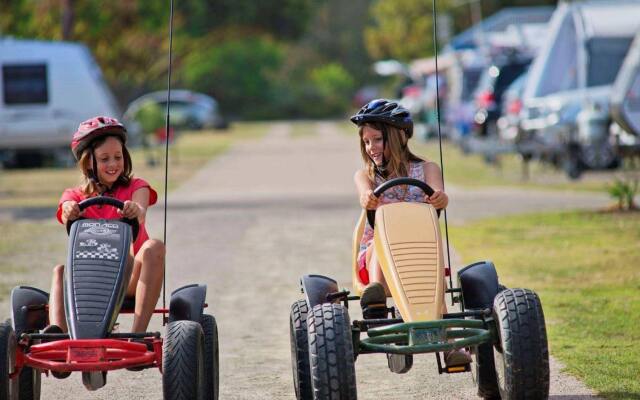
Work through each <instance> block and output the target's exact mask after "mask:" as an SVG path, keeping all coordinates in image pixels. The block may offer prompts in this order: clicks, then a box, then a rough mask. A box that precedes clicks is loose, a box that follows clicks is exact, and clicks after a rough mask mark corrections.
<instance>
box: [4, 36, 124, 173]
mask: <svg viewBox="0 0 640 400" xmlns="http://www.w3.org/2000/svg"><path fill="white" fill-rule="evenodd" d="M96 115H108V116H113V117H120V111H119V107H118V105H117V104H116V101H115V98H114V97H113V95H112V93H111V91H110V90H109V88H108V87H107V85H106V84H105V82H104V79H103V78H102V73H101V71H100V68H99V67H98V65H97V64H96V63H95V61H94V59H93V57H92V56H91V53H90V52H89V50H88V49H87V47H85V46H84V45H81V44H77V43H69V42H48V41H37V40H18V39H11V38H0V161H1V162H2V163H3V164H5V165H20V164H28V165H37V164H40V163H41V162H42V160H43V159H44V158H46V157H49V158H51V157H55V158H56V159H62V160H66V159H69V157H70V152H69V140H70V137H71V134H72V133H73V131H74V130H75V128H76V127H77V126H78V123H79V122H81V121H84V120H85V119H88V118H91V117H93V116H96Z"/></svg>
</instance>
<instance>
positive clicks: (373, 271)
mask: <svg viewBox="0 0 640 400" xmlns="http://www.w3.org/2000/svg"><path fill="white" fill-rule="evenodd" d="M366 257H367V269H368V270H369V282H378V283H380V284H381V285H382V287H384V291H385V293H386V294H387V296H391V292H390V291H389V287H388V286H387V281H386V280H385V279H384V274H383V273H382V268H380V263H379V262H378V256H376V252H375V251H374V250H373V246H369V248H368V249H367V255H366Z"/></svg>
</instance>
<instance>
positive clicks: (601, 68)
mask: <svg viewBox="0 0 640 400" xmlns="http://www.w3.org/2000/svg"><path fill="white" fill-rule="evenodd" d="M631 40H632V38H593V39H591V40H589V42H588V43H587V52H588V56H589V67H588V70H587V86H589V87H591V86H600V85H610V84H612V83H613V81H614V80H615V79H616V76H617V75H618V71H619V70H620V67H621V66H622V62H623V61H624V57H625V56H626V54H627V51H628V50H629V46H631Z"/></svg>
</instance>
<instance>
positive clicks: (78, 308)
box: [0, 196, 218, 400]
mask: <svg viewBox="0 0 640 400" xmlns="http://www.w3.org/2000/svg"><path fill="white" fill-rule="evenodd" d="M79 206H80V209H81V210H84V209H86V208H87V207H91V206H114V207H118V208H120V209H122V208H123V206H124V204H123V203H122V202H121V201H119V200H116V199H113V198H109V197H103V196H99V197H93V198H90V199H87V200H84V201H82V202H81V203H80V204H79ZM138 229H139V226H138V221H137V220H135V219H134V220H131V219H121V220H104V219H84V218H81V219H78V220H75V221H73V222H70V223H69V224H67V230H68V232H69V239H70V240H69V248H68V258H67V264H66V266H65V269H64V285H63V286H64V305H65V313H66V320H67V325H68V327H69V333H68V334H67V333H43V332H42V331H43V329H44V328H45V327H46V326H47V325H48V301H49V295H48V294H47V293H46V292H44V291H42V290H39V289H36V288H33V287H28V286H18V287H15V288H14V289H13V290H12V292H11V308H12V314H13V318H12V320H7V321H6V322H4V323H2V324H0V400H5V399H18V398H19V399H21V400H25V399H29V400H32V399H39V398H40V386H41V373H42V372H45V373H46V374H47V375H49V372H51V373H52V375H54V376H55V377H59V378H62V377H66V376H68V375H69V373H71V372H74V371H78V372H81V373H82V382H83V384H84V385H85V387H86V388H87V389H88V390H97V389H99V388H101V387H103V386H104V385H105V384H106V382H107V372H108V371H111V370H116V369H123V368H128V369H130V370H134V371H136V370H141V369H145V368H158V369H159V371H160V372H161V374H162V387H163V394H164V398H165V399H171V400H174V399H185V400H186V399H217V398H218V332H217V326H216V320H215V318H214V317H213V316H211V315H208V314H204V313H203V309H204V307H206V304H205V297H206V286H204V285H188V286H184V287H181V288H179V289H177V290H175V291H174V292H173V293H172V294H171V300H170V305H169V309H166V308H161V309H156V310H154V314H162V317H163V325H166V334H165V337H164V338H162V337H161V335H160V332H145V333H123V332H117V331H118V329H116V326H117V324H116V320H117V318H118V315H119V314H125V313H133V307H134V305H135V299H132V298H125V293H126V288H127V286H128V283H129V278H130V276H131V269H132V265H133V263H132V260H131V256H130V255H129V248H130V245H131V243H132V241H133V240H135V237H136V236H137V234H138ZM167 314H168V316H167Z"/></svg>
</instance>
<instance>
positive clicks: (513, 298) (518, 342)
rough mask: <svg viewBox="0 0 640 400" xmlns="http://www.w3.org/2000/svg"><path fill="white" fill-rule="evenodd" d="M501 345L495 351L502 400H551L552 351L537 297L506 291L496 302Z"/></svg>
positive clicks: (496, 321)
mask: <svg viewBox="0 0 640 400" xmlns="http://www.w3.org/2000/svg"><path fill="white" fill-rule="evenodd" d="M493 318H494V320H495V323H496V330H497V332H498V337H499V341H498V343H496V346H495V347H494V359H495V366H496V374H497V377H498V387H499V389H500V397H501V398H502V400H515V399H518V400H520V399H526V400H533V399H547V398H548V397H549V350H548V345H547V331H546V328H545V322H544V314H543V312H542V305H541V303H540V299H539V298H538V295H537V294H536V293H535V292H533V291H531V290H528V289H507V290H504V291H502V292H500V293H499V294H498V295H497V296H496V298H495V299H494V302H493Z"/></svg>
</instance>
